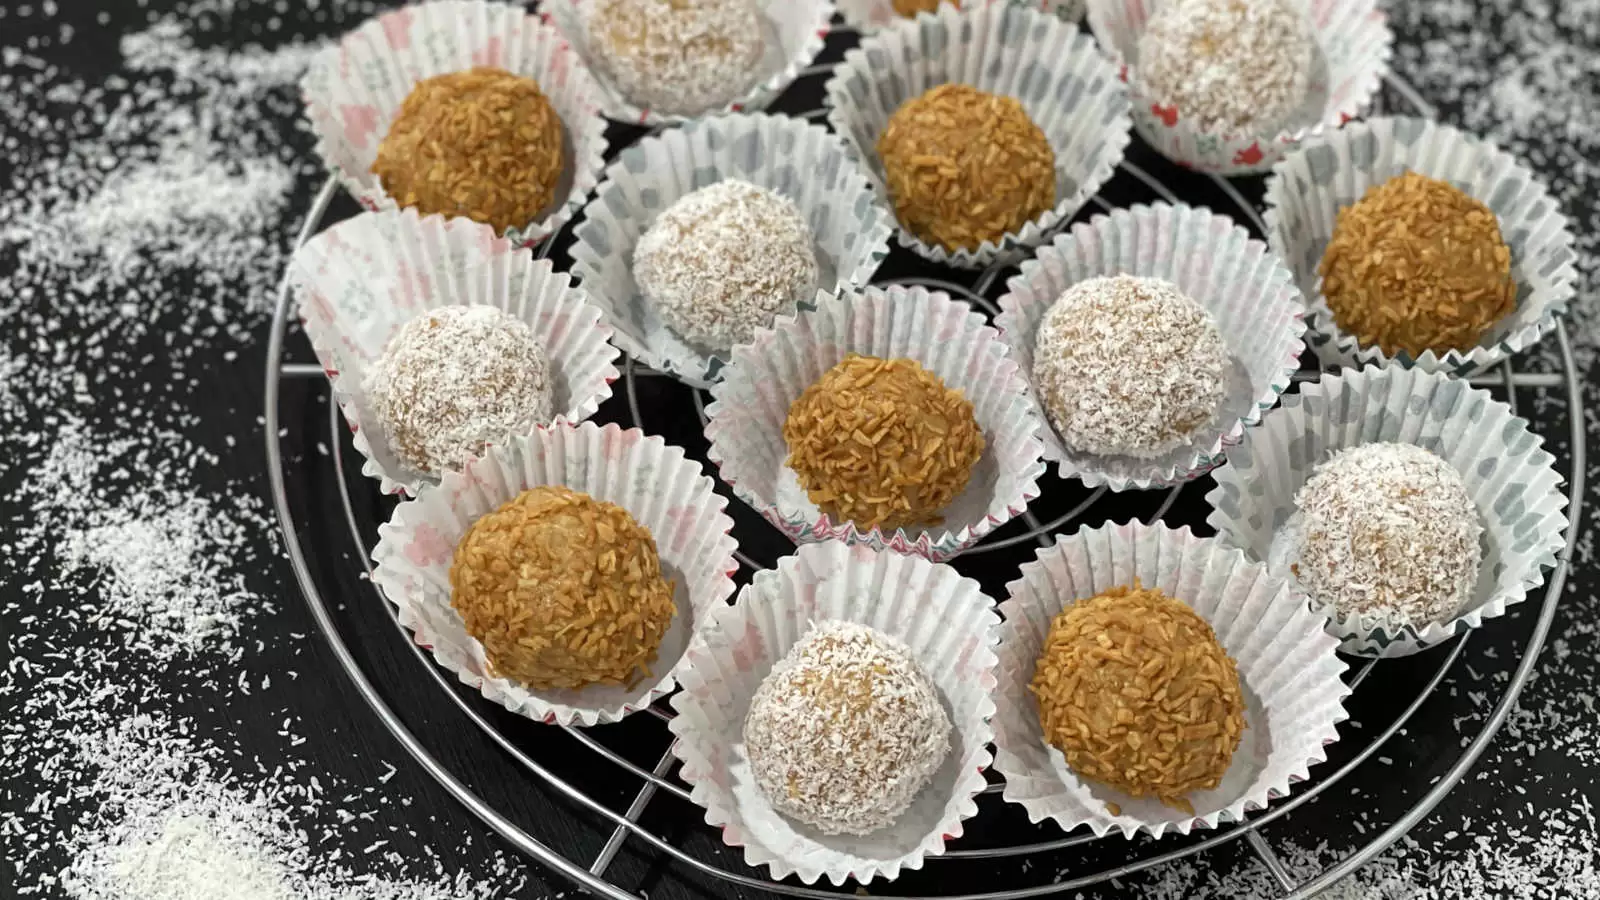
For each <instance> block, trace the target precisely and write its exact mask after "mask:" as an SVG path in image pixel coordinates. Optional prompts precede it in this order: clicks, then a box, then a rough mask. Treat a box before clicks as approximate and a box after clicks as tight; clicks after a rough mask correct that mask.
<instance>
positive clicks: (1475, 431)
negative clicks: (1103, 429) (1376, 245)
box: [1206, 365, 1568, 657]
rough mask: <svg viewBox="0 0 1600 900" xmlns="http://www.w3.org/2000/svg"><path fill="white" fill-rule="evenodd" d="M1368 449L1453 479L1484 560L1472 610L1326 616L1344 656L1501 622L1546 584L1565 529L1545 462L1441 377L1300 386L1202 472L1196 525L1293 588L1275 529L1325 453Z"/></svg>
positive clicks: (1486, 404)
mask: <svg viewBox="0 0 1600 900" xmlns="http://www.w3.org/2000/svg"><path fill="white" fill-rule="evenodd" d="M1375 441H1391V442H1398V443H1405V444H1415V445H1417V446H1419V447H1422V448H1424V449H1426V450H1429V451H1432V452H1433V453H1436V454H1438V455H1439V456H1441V457H1443V458H1444V460H1445V461H1447V462H1449V463H1450V465H1451V466H1452V467H1453V468H1454V469H1455V470H1456V471H1457V472H1459V473H1460V474H1461V478H1462V480H1463V481H1464V482H1465V483H1466V487H1467V493H1468V494H1469V495H1471V497H1472V501H1473V503H1474V505H1476V506H1477V508H1478V516H1479V519H1480V521H1481V522H1482V524H1483V538H1482V547H1483V560H1482V562H1481V564H1480V565H1479V567H1478V584H1477V588H1476V589H1475V590H1474V592H1473V595H1472V599H1471V601H1469V603H1468V604H1467V606H1466V607H1465V608H1463V609H1461V610H1459V611H1457V613H1456V615H1454V616H1453V617H1451V618H1450V619H1448V620H1445V621H1442V622H1434V623H1431V624H1427V625H1423V626H1421V627H1416V626H1412V625H1405V624H1402V623H1398V622H1391V621H1385V620H1383V619H1382V618H1379V617H1374V616H1364V615H1357V616H1351V615H1343V614H1339V613H1337V612H1336V611H1334V610H1332V609H1325V612H1326V614H1327V615H1330V616H1332V619H1331V621H1330V622H1329V623H1328V630H1329V632H1331V633H1332V634H1334V635H1335V636H1337V637H1338V638H1339V639H1340V640H1341V641H1342V642H1343V643H1342V645H1341V647H1340V649H1341V650H1342V651H1343V652H1345V653H1351V654H1355V655H1359V656H1369V657H1395V656H1409V655H1411V654H1414V653H1417V652H1420V651H1422V650H1426V649H1428V648H1429V647H1434V646H1437V645H1438V644H1440V643H1442V642H1444V641H1446V640H1449V639H1451V638H1453V637H1456V636H1459V635H1461V634H1464V633H1465V632H1466V631H1467V630H1469V629H1472V628H1477V627H1478V626H1480V625H1482V624H1483V621H1484V620H1485V619H1490V618H1493V617H1495V616H1499V615H1503V614H1504V613H1505V611H1506V607H1508V606H1510V605H1512V604H1513V603H1519V602H1521V601H1522V600H1523V598H1525V597H1526V596H1527V595H1528V592H1529V591H1531V590H1533V589H1534V588H1537V587H1538V586H1539V585H1541V584H1543V583H1544V578H1545V574H1544V573H1545V570H1546V569H1549V568H1551V567H1552V566H1554V565H1555V564H1556V554H1558V553H1560V552H1561V550H1562V548H1563V547H1565V546H1566V530H1567V527H1568V521H1567V515H1566V512H1565V508H1566V505H1567V497H1566V495H1565V494H1564V493H1563V492H1562V491H1561V484H1562V481H1563V479H1562V477H1561V474H1560V473H1559V472H1557V471H1556V469H1555V458H1554V457H1552V456H1551V455H1550V454H1549V453H1547V452H1546V451H1545V450H1544V447H1543V440H1542V439H1541V438H1540V437H1539V436H1538V435H1537V434H1535V433H1533V432H1532V431H1530V430H1529V428H1528V423H1527V421H1526V420H1524V419H1521V418H1519V417H1518V416H1517V415H1516V414H1515V413H1513V412H1512V411H1511V408H1510V407H1509V406H1507V405H1505V404H1504V403H1501V402H1500V401H1498V400H1496V399H1494V398H1493V397H1492V396H1490V394H1489V393H1488V392H1487V391H1482V390H1478V389H1475V388H1473V387H1471V386H1470V385H1469V384H1467V383H1466V382H1464V381H1461V380H1459V379H1456V378H1452V377H1450V376H1448V375H1444V374H1442V373H1429V372H1424V371H1421V370H1419V369H1406V368H1402V367H1400V366H1394V365H1390V366H1383V367H1377V366H1368V367H1366V368H1362V369H1353V370H1349V371H1346V372H1343V373H1340V374H1338V375H1324V376H1322V379H1321V380H1320V381H1318V382H1315V383H1310V384H1304V385H1301V387H1300V391H1299V392H1298V393H1296V394H1290V395H1288V396H1286V397H1284V400H1283V406H1281V407H1280V408H1278V409H1276V410H1273V411H1272V412H1270V413H1268V414H1267V417H1266V418H1265V419H1264V420H1263V421H1262V423H1261V426H1260V427H1259V428H1253V429H1251V430H1250V431H1249V432H1247V433H1246V434H1245V439H1244V442H1243V443H1241V444H1240V445H1239V446H1238V447H1235V448H1234V449H1233V450H1232V451H1231V452H1230V453H1229V454H1228V464H1227V465H1225V466H1223V467H1221V468H1219V469H1217V471H1216V472H1214V473H1212V474H1213V477H1215V478H1216V481H1217V486H1216V487H1215V488H1213V489H1212V490H1211V492H1210V493H1209V494H1207V495H1206V501H1207V502H1208V503H1210V504H1211V507H1212V511H1211V515H1210V517H1209V518H1208V519H1207V520H1206V521H1207V522H1208V523H1209V524H1210V525H1211V526H1212V527H1213V528H1215V529H1216V530H1217V536H1218V538H1219V539H1220V540H1223V541H1226V542H1228V543H1230V544H1232V545H1234V546H1237V547H1241V548H1243V549H1244V551H1245V552H1246V553H1249V554H1250V555H1251V556H1253V557H1254V558H1256V559H1259V560H1263V561H1265V562H1267V563H1268V564H1269V565H1270V566H1272V567H1273V568H1274V570H1275V571H1278V572H1280V573H1282V574H1283V575H1284V576H1285V577H1288V578H1291V579H1292V578H1293V577H1294V576H1293V573H1292V572H1290V571H1289V568H1288V567H1289V565H1290V564H1291V563H1293V561H1294V560H1293V559H1291V558H1290V557H1291V556H1292V554H1293V548H1292V543H1291V542H1292V537H1291V535H1290V532H1291V530H1292V529H1290V528H1286V527H1285V526H1288V525H1289V524H1290V522H1291V520H1292V519H1293V517H1294V512H1295V502H1294V498H1295V494H1296V493H1298V492H1299V490H1300V487H1301V485H1303V484H1305V482H1306V480H1307V479H1309V478H1310V477H1311V473H1312V471H1313V470H1314V469H1315V468H1316V466H1317V464H1318V463H1320V462H1322V461H1323V460H1325V459H1327V458H1328V457H1329V456H1330V455H1332V454H1333V453H1334V452H1335V451H1337V450H1342V449H1345V448H1347V447H1354V446H1357V445H1360V444H1368V443H1372V442H1375ZM1312 602H1313V603H1316V598H1312Z"/></svg>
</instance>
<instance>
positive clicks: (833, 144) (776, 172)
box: [572, 114, 894, 387]
mask: <svg viewBox="0 0 1600 900" xmlns="http://www.w3.org/2000/svg"><path fill="white" fill-rule="evenodd" d="M730 178H737V179H740V180H742V181H748V182H750V183H751V184H755V185H758V186H760V187H765V188H768V189H770V190H773V191H775V192H777V193H779V194H782V195H783V196H785V197H787V198H789V199H790V200H792V201H794V204H795V206H797V207H798V208H799V210H800V214H801V216H802V217H804V218H805V220H806V223H807V224H808V225H809V226H810V228H811V233H812V237H813V244H812V247H813V249H814V250H815V252H816V256H817V268H818V279H817V282H818V287H819V288H820V289H821V290H823V291H826V292H829V293H831V292H833V291H835V290H838V289H841V288H844V289H850V288H860V287H863V286H865V285H866V283H867V281H868V280H869V279H871V277H872V273H873V272H875V271H877V269H878V265H879V264H880V263H881V262H882V261H883V258H884V257H885V256H887V255H888V253H889V234H890V233H891V232H892V231H893V230H894V225H893V218H892V217H891V216H890V214H889V212H888V211H887V210H885V209H884V208H883V207H882V206H880V205H879V204H878V202H877V197H876V194H875V193H874V192H873V190H872V187H871V186H870V185H869V184H868V183H867V180H866V178H865V177H864V176H863V175H862V174H861V173H860V171H859V170H858V168H857V167H856V166H855V164H854V163H853V162H852V161H851V159H850V157H849V151H848V150H846V149H845V146H844V144H843V143H842V142H841V141H840V140H839V139H838V138H837V137H835V136H833V135H831V134H829V133H828V131H827V129H825V128H823V127H821V126H820V125H812V124H810V123H808V122H806V121H805V120H803V119H792V118H789V117H787V116H769V115H765V114H750V115H727V116H714V117H711V118H706V119H697V120H695V121H692V122H689V123H687V124H685V125H684V126H683V127H681V128H674V129H671V130H668V131H665V132H663V133H661V134H659V135H654V136H652V137H648V138H645V139H644V140H642V141H640V142H639V143H637V144H635V145H633V146H632V147H629V148H628V149H626V150H624V151H623V152H622V154H621V156H619V157H618V159H617V161H616V162H614V163H612V164H611V166H610V167H609V168H607V169H606V178H605V181H604V182H603V183H601V185H600V189H599V191H598V192H597V194H596V196H595V199H594V200H593V201H591V202H590V203H589V205H588V206H587V207H586V208H585V209H584V216H583V222H582V223H581V224H580V225H579V226H578V227H577V229H576V232H575V233H576V237H577V243H576V244H574V245H573V248H572V270H573V273H574V274H575V275H577V276H578V278H579V279H580V280H581V281H582V283H583V286H584V289H585V290H587V291H588V292H589V295H590V297H591V298H592V299H593V300H594V302H595V303H596V304H597V305H599V306H600V308H601V309H602V310H603V311H604V312H605V316H606V321H607V322H609V323H610V324H611V326H612V328H613V329H614V330H615V335H614V336H613V340H614V341H615V342H616V344H617V346H619V347H621V348H622V349H623V350H625V351H627V353H628V355H630V356H632V357H634V358H635V359H636V360H638V361H640V362H643V363H646V364H647V365H650V366H653V367H655V368H657V369H660V370H662V371H665V372H669V373H671V374H673V375H675V376H676V377H678V378H679V379H681V380H683V381H684V382H686V383H688V384H691V385H694V386H695V387H709V386H710V385H711V384H712V383H714V382H715V381H717V380H718V379H719V378H720V377H721V375H720V372H721V370H722V367H723V366H724V365H725V364H726V361H727V360H726V358H725V356H724V354H720V353H713V352H711V351H709V350H707V349H706V348H704V347H700V346H698V345H695V344H690V343H688V342H687V341H685V340H684V339H683V338H681V337H679V336H678V335H677V334H676V333H675V332H673V331H672V330H671V329H669V328H668V327H667V326H666V325H665V324H663V323H662V321H661V317H660V316H659V315H658V314H657V312H656V310H655V308H654V304H652V303H650V302H648V301H647V300H646V298H645V297H644V295H643V294H642V293H641V292H640V291H639V289H638V285H637V284H635V283H634V279H633V250H634V247H635V245H637V244H638V242H639V238H640V237H642V236H643V235H644V232H645V231H646V230H647V229H649V227H650V225H651V224H652V223H654V222H655V219H656V217H657V216H659V215H661V213H663V212H665V211H666V210H667V208H668V207H670V206H672V204H673V203H675V202H676V201H678V200H679V199H681V198H682V197H683V196H684V195H686V194H688V193H690V192H692V191H695V190H698V189H700V188H702V187H705V186H706V185H709V184H712V183H714V182H718V181H722V180H724V179H730Z"/></svg>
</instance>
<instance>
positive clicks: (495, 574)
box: [450, 486, 677, 690]
mask: <svg viewBox="0 0 1600 900" xmlns="http://www.w3.org/2000/svg"><path fill="white" fill-rule="evenodd" d="M450 589H451V592H450V605H451V606H453V607H455V610H456V612H457V613H459V614H460V615H461V619H462V621H463V622H465V623H466V626H467V633H468V634H470V635H472V637H473V639H474V640H476V641H477V642H478V643H479V644H482V645H483V651H484V656H485V657H487V659H488V662H489V666H490V668H491V670H492V671H493V673H494V674H495V675H498V676H501V677H505V678H510V679H512V680H515V681H519V682H521V683H523V684H525V685H527V686H528V687H530V688H532V689H534V690H554V689H558V688H580V687H583V686H584V685H588V684H630V683H633V682H635V681H637V680H638V679H639V678H641V677H645V676H648V675H649V674H650V664H651V663H652V662H654V661H655V658H656V651H657V650H658V649H659V648H660V646H661V638H662V637H663V636H664V635H665V634H666V633H667V629H668V627H670V626H671V625H672V617H673V615H674V614H675V613H676V612H677V608H676V606H675V605H674V604H673V600H672V591H673V584H672V582H670V581H668V580H666V579H665V578H663V577H662V576H661V560H660V558H659V557H658V556H657V555H656V542H655V539H654V538H653V537H651V535H650V531H649V529H647V528H645V527H644V526H642V525H640V524H639V523H638V522H636V521H634V519H633V516H630V515H628V512H627V510H624V509H623V508H622V507H620V506H617V505H615V504H612V503H605V502H602V501H599V500H596V499H594V498H593V497H590V496H589V495H588V494H581V493H578V492H577V491H573V490H570V489H568V488H564V487H553V486H546V487H536V488H532V489H530V490H526V491H523V492H522V493H521V494H519V495H517V497H516V498H514V499H513V500H511V501H510V502H508V503H506V504H505V505H504V506H502V507H500V508H499V509H497V510H495V511H494V512H492V513H490V514H488V515H486V516H484V517H483V518H481V519H479V520H478V521H476V522H474V523H472V527H470V528H468V529H467V533H466V534H464V535H462V537H461V542H460V543H459V544H457V545H456V551H455V556H454V558H453V559H452V561H451V563H450Z"/></svg>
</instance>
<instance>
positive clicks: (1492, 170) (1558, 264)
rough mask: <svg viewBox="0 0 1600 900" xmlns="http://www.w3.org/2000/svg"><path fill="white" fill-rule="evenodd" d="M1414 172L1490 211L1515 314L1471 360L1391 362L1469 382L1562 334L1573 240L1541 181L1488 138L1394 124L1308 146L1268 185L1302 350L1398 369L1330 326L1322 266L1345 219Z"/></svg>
mask: <svg viewBox="0 0 1600 900" xmlns="http://www.w3.org/2000/svg"><path fill="white" fill-rule="evenodd" d="M1407 171H1412V172H1418V173H1421V174H1423V175H1427V176H1429V177H1431V178H1438V179H1441V180H1443V181H1448V182H1450V183H1451V184H1453V185H1455V186H1456V187H1457V188H1459V189H1460V190H1462V191H1463V192H1465V193H1466V194H1468V195H1470V196H1472V197H1473V198H1475V199H1477V200H1480V201H1482V202H1483V203H1484V204H1485V205H1487V206H1488V207H1489V209H1490V210H1491V211H1492V212H1493V213H1494V215H1495V218H1496V219H1497V220H1499V223H1500V233H1501V235H1502V236H1503V237H1504V238H1505V241H1506V244H1507V245H1508V246H1509V247H1510V248H1511V275H1512V277H1513V278H1515V279H1516V282H1517V306H1516V309H1515V310H1513V311H1512V312H1511V313H1510V314H1509V315H1507V316H1506V317H1505V318H1503V319H1501V320H1500V321H1499V322H1497V323H1495V325H1494V326H1493V327H1491V328H1490V329H1489V331H1488V332H1486V333H1485V335H1484V337H1483V339H1482V340H1481V341H1480V342H1479V343H1478V346H1476V347H1473V348H1472V349H1470V350H1467V351H1465V352H1463V351H1460V350H1448V351H1446V352H1445V353H1443V354H1440V353H1437V352H1435V351H1433V350H1428V351H1426V352H1424V353H1423V354H1422V355H1420V356H1418V357H1416V358H1412V357H1411V355H1410V354H1408V353H1404V352H1402V353H1400V354H1398V355H1397V356H1395V357H1393V361H1395V362H1399V363H1402V364H1404V365H1414V366H1417V367H1418V368H1422V369H1427V370H1429V371H1439V372H1447V373H1450V374H1454V375H1469V374H1472V373H1474V372H1478V371H1481V370H1483V369H1486V368H1488V367H1490V366H1493V365H1496V364H1498V363H1500V362H1501V361H1503V360H1505V359H1507V358H1509V357H1511V356H1512V355H1514V354H1516V353H1520V352H1521V351H1522V350H1524V349H1525V348H1527V347H1530V346H1532V345H1533V344H1536V343H1538V342H1539V340H1540V339H1541V338H1543V337H1544V336H1545V335H1547V334H1549V333H1550V331H1551V330H1552V329H1553V328H1555V323H1556V318H1557V317H1559V316H1562V315H1564V314H1565V313H1566V311H1567V305H1568V304H1569V303H1571V302H1572V298H1573V296H1574V294H1575V293H1576V290H1577V281H1578V270H1577V267H1576V265H1575V264H1576V261H1577V254H1576V252H1575V251H1574V249H1573V236H1572V231H1571V230H1570V228H1569V225H1568V222H1567V219H1566V217H1565V216H1563V215H1562V214H1561V212H1560V210H1559V208H1558V207H1557V204H1556V201H1555V199H1554V198H1552V197H1551V196H1550V193H1549V191H1548V190H1546V188H1545V186H1544V184H1543V183H1542V182H1541V181H1540V180H1539V178H1538V176H1537V175H1535V174H1534V173H1533V172H1532V171H1530V170H1529V169H1528V168H1527V167H1525V166H1523V165H1522V164H1521V163H1519V162H1517V160H1516V159H1515V158H1514V157H1512V156H1511V154H1509V153H1506V152H1505V151H1503V150H1500V149H1498V148H1496V147H1495V146H1494V145H1493V144H1490V143H1489V142H1487V141H1485V140H1482V139H1480V138H1476V137H1472V136H1470V135H1467V134H1465V133H1463V132H1460V131H1457V130H1455V129H1454V128H1451V127H1449V126H1448V125H1440V124H1438V123H1437V122H1430V121H1428V120H1426V119H1412V118H1390V119H1373V120H1371V121H1369V122H1360V123H1352V124H1350V125H1346V126H1345V127H1344V128H1341V129H1339V130H1338V131H1336V132H1333V133H1331V134H1329V135H1327V136H1326V137H1325V138H1324V139H1322V140H1320V141H1316V142H1312V143H1308V144H1307V145H1306V146H1305V147H1304V148H1302V149H1301V150H1299V151H1298V152H1296V153H1294V154H1293V155H1291V156H1290V157H1289V158H1287V159H1285V160H1284V161H1283V162H1282V163H1279V164H1278V165H1277V166H1276V167H1274V169H1273V170H1272V177H1271V178H1268V179H1267V193H1266V205H1267V211H1266V221H1267V235H1268V240H1270V241H1271V243H1272V248H1273V250H1274V251H1276V252H1277V253H1278V254H1279V255H1281V256H1282V257H1283V258H1284V260H1286V261H1287V262H1288V264H1289V268H1290V269H1291V270H1293V272H1294V275H1295V278H1296V279H1297V280H1298V281H1299V284H1300V289H1301V290H1302V291H1304V292H1305V295H1306V297H1307V301H1308V303H1309V304H1310V314H1309V315H1308V316H1307V317H1306V325H1307V327H1308V329H1309V331H1308V334H1307V341H1308V342H1309V343H1310V344H1311V348H1312V349H1313V350H1315V351H1316V353H1317V356H1318V357H1319V358H1320V359H1321V360H1322V361H1323V363H1324V364H1326V365H1343V366H1353V365H1364V364H1367V363H1377V364H1380V365H1381V364H1383V363H1387V362H1390V361H1391V357H1389V356H1388V355H1387V354H1385V353H1384V352H1383V350H1382V349H1380V348H1379V347H1376V346H1370V347H1364V346H1361V345H1360V343H1359V342H1358V341H1357V340H1356V337H1355V336H1354V335H1352V334H1348V333H1346V332H1345V331H1343V330H1342V329H1340V328H1339V326H1338V325H1337V324H1336V323H1335V322H1334V319H1333V311H1332V310H1331V309H1329V308H1328V302H1327V299H1326V298H1324V297H1323V295H1322V277H1321V276H1320V275H1318V274H1317V266H1318V265H1319V264H1320V263H1321V262H1322V254H1323V253H1324V251H1326V249H1327V246H1328V242H1329V240H1331V239H1332V237H1333V228H1334V224H1335V223H1336V222H1337V220H1338V215H1339V210H1340V209H1341V208H1343V207H1346V206H1350V205H1352V204H1354V203H1355V202H1356V201H1358V200H1360V199H1361V198H1362V196H1363V195H1364V194H1366V192H1367V189H1368V188H1371V187H1375V186H1377V185H1379V184H1382V183H1384V182H1385V181H1388V180H1389V179H1390V178H1393V177H1395V176H1397V175H1401V174H1403V173H1405V172H1407Z"/></svg>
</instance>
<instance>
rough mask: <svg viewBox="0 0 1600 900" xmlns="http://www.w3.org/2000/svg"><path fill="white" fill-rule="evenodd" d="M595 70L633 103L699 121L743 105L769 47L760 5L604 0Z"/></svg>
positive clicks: (728, 0)
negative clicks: (697, 117)
mask: <svg viewBox="0 0 1600 900" xmlns="http://www.w3.org/2000/svg"><path fill="white" fill-rule="evenodd" d="M585 25H586V28H587V31H588V39H589V51H590V57H591V62H592V63H593V64H594V66H595V67H596V68H597V69H599V70H600V72H601V73H602V74H604V75H605V76H607V77H608V78H609V79H610V80H611V82H612V83H613V85H614V86H615V87H616V88H617V90H619V91H621V92H622V94H623V96H625V97H627V98H628V102H630V103H632V104H634V105H636V106H641V107H644V108H646V109H649V110H652V111H654V112H657V113H662V114H666V115H681V116H694V115H699V114H700V113H703V112H707V111H709V110H713V109H717V108H720V107H723V106H726V105H728V104H729V103H732V102H733V101H735V100H737V99H739V97H740V96H741V95H743V94H744V92H745V91H746V90H747V89H748V88H749V87H750V84H751V82H752V81H754V80H755V77H756V74H757V68H758V66H759V64H760V62H761V56H762V53H763V52H764V50H765V47H766V39H765V38H764V37H763V36H762V28H763V20H762V17H761V11H760V9H759V8H758V7H757V6H756V4H755V3H754V2H752V0H596V2H595V3H594V5H593V6H592V7H590V12H589V17H588V19H587V20H586V22H585Z"/></svg>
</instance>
